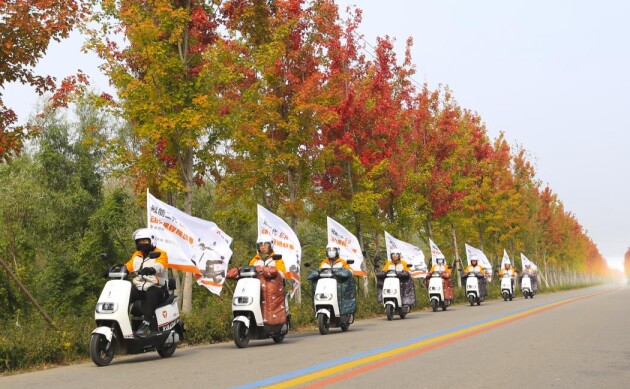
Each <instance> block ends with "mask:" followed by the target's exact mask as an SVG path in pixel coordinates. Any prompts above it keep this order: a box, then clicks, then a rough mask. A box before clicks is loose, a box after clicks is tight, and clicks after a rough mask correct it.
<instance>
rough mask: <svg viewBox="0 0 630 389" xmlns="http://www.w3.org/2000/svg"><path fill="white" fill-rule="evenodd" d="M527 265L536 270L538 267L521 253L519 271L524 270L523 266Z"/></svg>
mask: <svg viewBox="0 0 630 389" xmlns="http://www.w3.org/2000/svg"><path fill="white" fill-rule="evenodd" d="M528 264H529V265H530V267H531V268H532V269H534V270H538V266H536V264H535V263H534V262H532V261H530V260H529V258H527V257H526V256H525V254H523V253H521V269H525V265H528Z"/></svg>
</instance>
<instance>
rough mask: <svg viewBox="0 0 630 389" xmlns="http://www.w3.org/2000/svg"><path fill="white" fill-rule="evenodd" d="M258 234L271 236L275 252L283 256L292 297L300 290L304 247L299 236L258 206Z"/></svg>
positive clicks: (278, 218) (276, 217)
mask: <svg viewBox="0 0 630 389" xmlns="http://www.w3.org/2000/svg"><path fill="white" fill-rule="evenodd" d="M258 233H259V234H266V235H270V236H271V237H272V238H273V246H274V248H273V251H274V253H275V254H280V255H282V260H283V261H284V265H285V267H286V268H287V274H286V279H287V283H288V284H289V286H290V288H291V289H290V292H289V294H290V295H291V297H293V295H294V294H295V292H296V291H297V290H298V289H299V288H300V262H301V260H302V246H301V245H300V241H299V240H298V237H297V235H296V234H295V232H294V231H293V229H291V227H289V225H288V224H287V223H286V222H285V221H284V220H282V219H281V218H280V217H278V216H277V215H276V214H274V213H273V212H270V211H269V210H267V209H266V208H265V207H263V206H261V205H260V204H259V205H258Z"/></svg>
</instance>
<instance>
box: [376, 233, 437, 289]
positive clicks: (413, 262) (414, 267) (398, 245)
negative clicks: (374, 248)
mask: <svg viewBox="0 0 630 389" xmlns="http://www.w3.org/2000/svg"><path fill="white" fill-rule="evenodd" d="M385 246H386V248H387V258H388V259H389V258H391V255H390V254H391V251H392V249H398V250H400V254H401V255H400V256H401V259H402V260H403V261H405V262H407V264H408V265H409V267H410V268H411V276H412V277H413V278H424V277H426V276H427V265H426V263H425V262H424V253H423V252H422V250H420V248H418V247H417V246H414V245H412V244H411V243H407V242H404V241H402V240H399V239H396V238H394V237H393V236H391V235H390V234H389V233H388V232H387V231H385Z"/></svg>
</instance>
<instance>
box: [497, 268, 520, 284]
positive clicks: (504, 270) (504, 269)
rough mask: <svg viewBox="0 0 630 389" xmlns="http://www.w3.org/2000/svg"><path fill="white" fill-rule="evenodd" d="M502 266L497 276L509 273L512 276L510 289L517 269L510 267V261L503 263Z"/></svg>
mask: <svg viewBox="0 0 630 389" xmlns="http://www.w3.org/2000/svg"><path fill="white" fill-rule="evenodd" d="M503 266H504V268H503V269H501V270H499V277H503V275H504V274H509V275H510V277H511V278H512V290H514V279H515V278H516V275H517V271H516V270H515V269H514V268H513V267H512V265H511V264H510V263H506V264H505V265H503Z"/></svg>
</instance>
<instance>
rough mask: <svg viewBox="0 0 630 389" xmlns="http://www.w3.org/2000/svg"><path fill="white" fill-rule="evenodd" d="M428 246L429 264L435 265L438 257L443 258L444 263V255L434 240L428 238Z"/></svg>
mask: <svg viewBox="0 0 630 389" xmlns="http://www.w3.org/2000/svg"><path fill="white" fill-rule="evenodd" d="M429 246H430V247H431V266H433V265H437V260H438V259H443V260H444V263H446V257H445V256H444V254H442V251H440V248H439V247H438V246H437V245H436V244H435V242H434V241H432V240H431V238H429Z"/></svg>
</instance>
